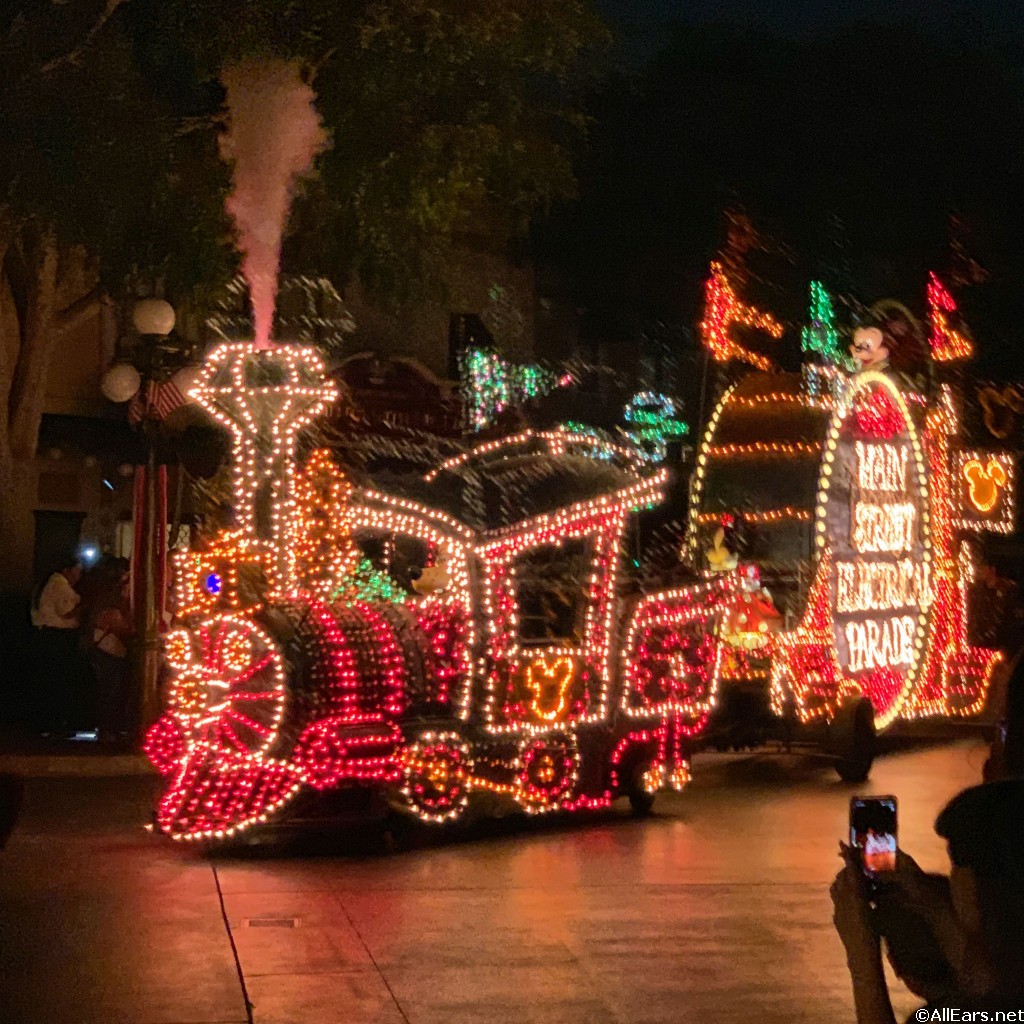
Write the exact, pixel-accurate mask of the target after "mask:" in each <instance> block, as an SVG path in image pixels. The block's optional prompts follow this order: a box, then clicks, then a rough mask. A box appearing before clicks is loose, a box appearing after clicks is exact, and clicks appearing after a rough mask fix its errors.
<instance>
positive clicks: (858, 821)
mask: <svg viewBox="0 0 1024 1024" xmlns="http://www.w3.org/2000/svg"><path fill="white" fill-rule="evenodd" d="M896 835H897V832H896V797H894V796H855V797H851V799H850V846H852V847H853V848H854V849H855V850H856V851H857V853H858V855H859V857H860V864H861V870H862V871H863V872H864V874H865V875H866V876H867V878H868V879H869V880H870V881H873V882H874V881H878V880H880V879H884V878H885V875H886V874H887V873H888V872H890V871H895V870H896V850H897V844H896Z"/></svg>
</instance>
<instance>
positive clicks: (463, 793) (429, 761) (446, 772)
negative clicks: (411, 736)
mask: <svg viewBox="0 0 1024 1024" xmlns="http://www.w3.org/2000/svg"><path fill="white" fill-rule="evenodd" d="M402 760H403V768H402V789H401V795H402V809H403V810H405V811H407V812H408V813H410V814H413V815H415V816H416V817H417V818H419V819H420V820H421V821H426V822H430V823H432V824H442V823H443V822H452V821H456V820H457V819H458V818H461V817H462V815H463V814H464V813H465V810H466V807H467V805H468V804H469V775H470V771H471V768H472V764H471V761H470V756H469V747H468V746H467V745H466V744H465V742H463V740H462V737H461V736H460V735H459V734H458V733H457V732H447V731H446V732H424V733H421V734H420V735H419V736H418V737H417V738H416V739H415V740H414V741H413V742H412V743H410V744H409V746H408V747H406V749H405V751H404V752H403V754H402Z"/></svg>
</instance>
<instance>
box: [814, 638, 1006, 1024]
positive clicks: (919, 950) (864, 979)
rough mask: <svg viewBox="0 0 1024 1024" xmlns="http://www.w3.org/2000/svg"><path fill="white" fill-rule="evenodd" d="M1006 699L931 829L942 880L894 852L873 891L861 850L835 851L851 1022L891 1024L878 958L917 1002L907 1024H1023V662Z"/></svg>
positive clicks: (836, 891)
mask: <svg viewBox="0 0 1024 1024" xmlns="http://www.w3.org/2000/svg"><path fill="white" fill-rule="evenodd" d="M1003 700H1004V706H1003V710H1002V715H1001V717H1000V718H999V720H998V722H997V724H996V728H995V735H994V738H993V741H992V747H991V751H990V754H989V757H988V760H987V761H986V762H985V766H984V769H983V772H982V776H983V781H982V782H981V784H980V785H977V786H972V787H971V788H969V789H966V790H964V791H963V792H962V793H960V794H959V795H958V796H956V797H955V798H954V799H953V800H952V801H951V802H950V803H949V804H948V805H947V806H946V808H945V809H944V810H943V811H942V813H941V814H940V815H939V817H938V820H937V821H936V823H935V830H936V832H937V833H938V834H939V835H940V836H941V837H942V838H943V839H945V840H946V843H947V845H948V849H949V859H950V863H951V865H952V870H951V871H950V874H949V877H948V878H947V877H945V876H942V875H931V874H926V873H925V872H923V871H922V870H921V869H920V868H919V867H918V865H917V864H916V863H915V862H914V860H913V859H912V858H911V857H910V856H909V855H907V854H905V853H902V852H901V853H900V854H899V855H898V858H897V867H896V870H895V871H893V872H891V873H890V876H887V878H886V881H885V883H884V885H883V886H882V887H873V886H872V884H871V883H870V881H869V880H868V878H867V877H866V876H865V873H864V872H863V871H862V870H861V865H860V863H859V861H858V858H857V855H856V852H855V851H853V850H850V849H849V848H848V847H846V846H845V845H842V846H841V851H840V852H841V855H842V856H843V858H844V861H845V864H844V866H843V868H842V870H841V871H840V872H839V874H838V875H837V876H836V879H835V881H834V882H833V883H832V890H831V891H832V900H833V904H834V908H835V915H834V921H835V926H836V930H837V931H838V932H839V937H840V938H841V939H842V941H843V945H844V946H845V948H846V958H847V963H848V965H849V968H850V975H851V979H852V982H853V993H854V1003H855V1006H856V1010H857V1024H894V1021H895V1015H894V1012H893V1008H892V1001H891V999H890V995H889V989H888V985H887V982H886V976H885V968H884V961H883V955H884V956H885V958H887V959H888V961H889V963H890V966H891V967H892V970H893V972H894V973H895V974H896V975H897V976H898V977H899V978H900V979H901V980H902V981H903V983H904V984H905V985H906V986H907V988H909V989H910V990H911V991H912V992H913V993H915V994H916V995H918V996H919V997H920V998H921V999H922V1000H924V1005H923V1006H922V1007H921V1008H920V1009H918V1010H916V1011H915V1012H914V1014H912V1015H911V1017H910V1018H909V1019H910V1020H913V1021H928V1020H936V1021H954V1020H971V1021H985V1020H987V1021H995V1020H1005V1021H1014V1020H1016V1021H1024V655H1022V654H1018V655H1017V656H1016V659H1015V661H1014V662H1013V663H1012V668H1011V671H1010V673H1009V678H1008V681H1007V686H1006V690H1005V696H1004V698H1003ZM953 1011H957V1013H955V1014H954V1013H953ZM997 1011H1002V1013H1003V1014H1004V1015H1003V1016H996V1012H997Z"/></svg>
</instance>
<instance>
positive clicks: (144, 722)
mask: <svg viewBox="0 0 1024 1024" xmlns="http://www.w3.org/2000/svg"><path fill="white" fill-rule="evenodd" d="M145 429H146V440H147V442H148V448H149V451H148V454H147V458H146V481H145V492H144V493H145V525H144V528H143V537H144V540H143V551H142V601H141V602H140V605H141V608H140V611H141V616H140V618H141V622H140V626H141V629H140V630H139V636H140V639H141V645H140V646H141V651H140V664H139V680H138V682H139V688H138V698H139V703H138V709H139V716H138V723H137V732H136V743H137V745H138V746H139V747H140V748H141V746H142V742H143V740H144V739H145V735H146V730H147V729H148V728H149V727H150V725H152V724H153V722H155V721H156V720H157V717H158V716H159V711H160V709H159V700H158V697H159V695H158V693H157V677H158V672H159V667H160V632H159V624H158V622H157V618H156V607H157V601H156V558H157V551H156V544H157V537H156V532H157V531H156V526H157V516H156V500H157V478H156V477H157V468H156V439H155V438H154V437H153V429H154V425H153V424H152V423H147V424H146V428H145Z"/></svg>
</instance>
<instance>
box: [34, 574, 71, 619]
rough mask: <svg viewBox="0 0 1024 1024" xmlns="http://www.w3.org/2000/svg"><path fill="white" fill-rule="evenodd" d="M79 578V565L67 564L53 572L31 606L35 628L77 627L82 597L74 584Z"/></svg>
mask: <svg viewBox="0 0 1024 1024" xmlns="http://www.w3.org/2000/svg"><path fill="white" fill-rule="evenodd" d="M81 578H82V567H81V566H80V565H69V566H68V567H67V568H66V569H61V571H60V572H55V573H54V574H53V575H52V576H51V577H50V578H49V579H48V580H47V581H46V583H45V585H44V586H43V589H42V590H41V591H40V592H39V597H38V599H37V600H36V603H35V605H34V606H33V608H32V625H33V626H35V627H36V628H37V629H78V606H79V605H80V604H81V603H82V598H81V595H80V594H79V593H78V591H77V590H75V584H76V583H78V581H79V580H80V579H81Z"/></svg>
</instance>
